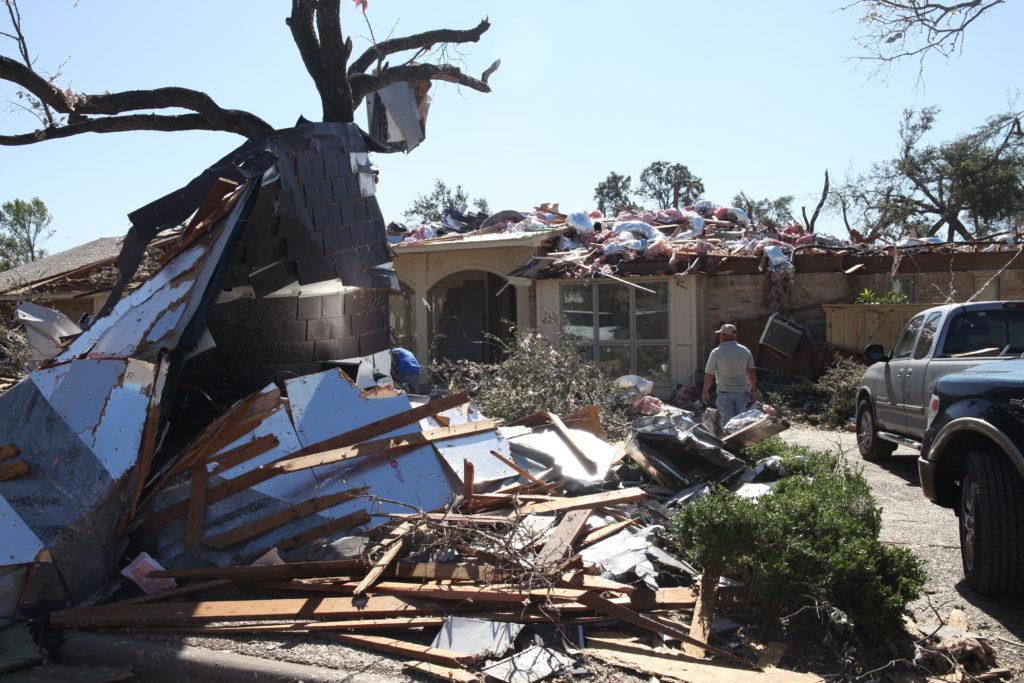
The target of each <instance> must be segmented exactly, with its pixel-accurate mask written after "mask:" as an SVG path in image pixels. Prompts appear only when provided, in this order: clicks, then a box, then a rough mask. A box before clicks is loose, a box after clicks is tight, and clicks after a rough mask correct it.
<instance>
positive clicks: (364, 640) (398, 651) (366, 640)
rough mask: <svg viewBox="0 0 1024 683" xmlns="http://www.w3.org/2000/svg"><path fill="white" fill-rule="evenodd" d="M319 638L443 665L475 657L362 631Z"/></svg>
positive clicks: (325, 635) (466, 662)
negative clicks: (366, 633) (370, 634)
mask: <svg viewBox="0 0 1024 683" xmlns="http://www.w3.org/2000/svg"><path fill="white" fill-rule="evenodd" d="M319 635H320V637H321V638H327V639H328V640H333V641H335V642H338V643H345V644H346V645H356V646H358V647H365V648H367V649H369V650H376V651H378V652H387V653H388V654H392V655H399V656H401V657H408V658H410V659H417V660H420V661H426V662H434V663H435V664H444V665H445V666H452V667H455V666H465V665H467V664H472V663H473V661H474V660H475V659H476V656H475V655H471V654H468V653H465V652H455V651H453V650H445V649H443V648H439V647H431V646H429V645H420V644H419V643H410V642H407V641H404V640H396V639H395V638H386V637H384V636H368V635H365V634H362V633H320V634H319Z"/></svg>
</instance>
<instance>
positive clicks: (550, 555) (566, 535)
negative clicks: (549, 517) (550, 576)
mask: <svg viewBox="0 0 1024 683" xmlns="http://www.w3.org/2000/svg"><path fill="white" fill-rule="evenodd" d="M591 512H593V510H591V509H590V508H584V509H582V510H570V511H569V512H567V513H566V514H565V516H564V517H562V521H561V522H559V523H558V526H557V527H555V530H554V531H553V532H552V533H551V535H550V536H549V537H548V540H547V541H546V542H545V543H544V547H543V548H541V550H540V552H539V553H537V558H536V559H535V560H534V562H533V566H534V567H538V568H541V569H543V568H544V567H547V566H549V565H554V564H555V563H557V562H561V561H562V560H564V559H565V557H566V556H567V555H568V554H569V553H570V552H571V551H572V543H573V541H575V540H576V537H577V536H579V535H580V532H581V531H583V526H584V525H585V524H586V523H587V518H588V517H590V514H591Z"/></svg>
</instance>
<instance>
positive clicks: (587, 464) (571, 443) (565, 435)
mask: <svg viewBox="0 0 1024 683" xmlns="http://www.w3.org/2000/svg"><path fill="white" fill-rule="evenodd" d="M547 415H548V419H549V420H551V426H553V427H554V428H555V431H556V432H558V436H560V437H562V441H564V442H565V445H566V446H568V447H569V451H570V452H572V454H573V455H574V456H576V459H577V460H579V461H580V464H581V465H583V469H585V470H586V471H587V472H588V473H589V474H594V473H596V472H597V464H596V463H595V462H594V461H593V460H591V459H590V458H589V457H587V454H586V453H585V452H584V450H583V447H582V446H580V445H579V444H578V443H576V439H575V438H573V435H572V434H571V433H570V432H569V428H568V427H566V426H565V424H564V423H563V422H562V420H561V418H559V417H558V416H557V415H555V414H554V413H548V414H547Z"/></svg>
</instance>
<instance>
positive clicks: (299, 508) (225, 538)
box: [203, 487, 366, 549]
mask: <svg viewBox="0 0 1024 683" xmlns="http://www.w3.org/2000/svg"><path fill="white" fill-rule="evenodd" d="M365 493H366V488H365V487H364V488H361V489H349V490H347V491H340V492H338V493H332V494H330V495H326V496H317V497H316V498H310V499H309V500H306V501H303V502H301V503H299V504H297V505H292V506H291V507H289V508H285V509H284V510H279V511H277V512H274V513H271V514H269V515H267V516H266V517H262V518H260V519H258V520H256V521H255V522H249V523H248V524H243V525H242V526H240V527H235V528H234V529H231V530H230V531H225V532H224V533H222V534H217V535H216V536H211V537H209V538H204V539H203V545H205V546H207V547H210V548H217V549H222V548H227V547H228V546H231V545H234V544H235V543H240V542H242V541H244V540H247V539H250V538H252V537H254V536H259V535H260V534H265V533H267V532H268V531H273V530H274V529H277V528H278V527H281V526H284V525H285V524H288V523H289V522H294V521H295V520H297V519H302V518H303V517H306V516H308V515H311V514H313V513H314V512H319V511H320V510H326V509H327V508H330V507H334V506H335V505H338V504H339V503H344V502H345V501H347V500H352V499H353V498H358V497H359V496H362V495H364V494H365Z"/></svg>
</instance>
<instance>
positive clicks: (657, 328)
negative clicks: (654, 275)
mask: <svg viewBox="0 0 1024 683" xmlns="http://www.w3.org/2000/svg"><path fill="white" fill-rule="evenodd" d="M643 285H644V287H646V288H647V289H653V290H654V291H655V292H656V293H655V294H648V293H647V292H642V291H640V290H639V289H638V290H636V338H637V339H668V283H667V282H656V283H653V284H650V283H643ZM639 362H640V359H639V358H637V363H639Z"/></svg>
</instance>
